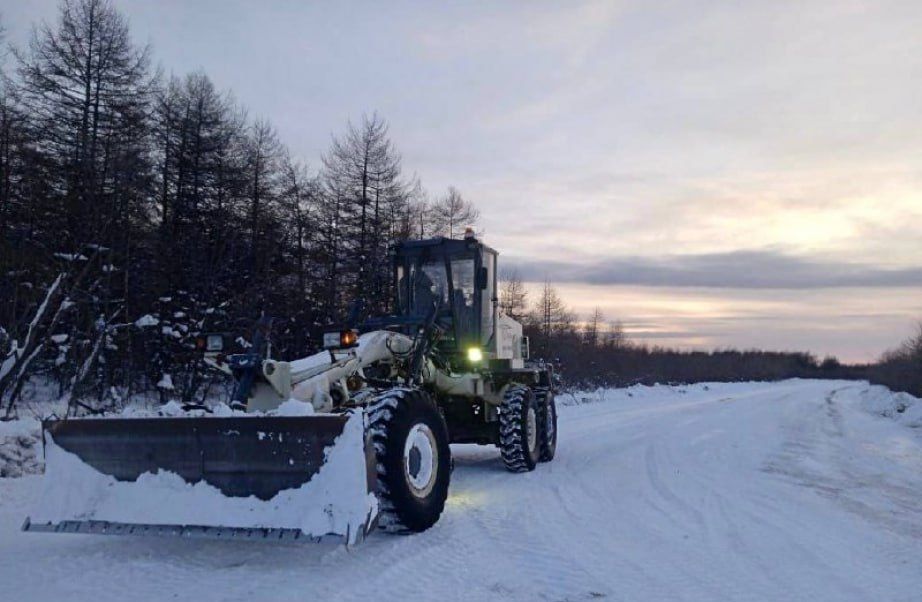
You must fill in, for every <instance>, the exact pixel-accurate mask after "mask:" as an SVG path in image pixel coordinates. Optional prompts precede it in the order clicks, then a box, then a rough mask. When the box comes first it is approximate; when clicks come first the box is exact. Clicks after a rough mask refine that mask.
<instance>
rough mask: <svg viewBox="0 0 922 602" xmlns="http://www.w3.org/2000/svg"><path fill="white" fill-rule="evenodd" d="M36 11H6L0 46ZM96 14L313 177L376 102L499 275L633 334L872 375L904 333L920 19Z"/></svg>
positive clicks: (719, 7) (738, 7)
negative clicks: (274, 140) (797, 357)
mask: <svg viewBox="0 0 922 602" xmlns="http://www.w3.org/2000/svg"><path fill="white" fill-rule="evenodd" d="M56 4H57V3H56V0H30V1H29V2H4V3H3V7H2V9H0V18H2V20H3V23H4V25H5V28H6V30H7V39H8V40H9V41H11V42H13V43H17V44H21V43H23V42H24V41H25V40H26V39H27V34H28V27H29V24H30V23H32V22H34V21H37V20H39V19H42V18H44V19H54V18H55V14H56ZM116 5H117V6H118V7H119V8H120V9H121V10H122V11H123V12H125V13H126V14H127V15H128V16H129V18H130V21H131V27H132V31H133V32H134V35H135V38H136V40H138V41H139V42H141V43H144V42H146V41H150V43H151V44H152V46H153V51H154V57H155V59H156V60H157V61H158V62H159V63H160V64H161V65H162V66H163V68H164V70H165V72H166V73H170V72H173V73H177V74H184V73H186V72H188V71H190V70H193V69H196V68H199V67H201V68H202V69H204V71H205V72H206V73H208V74H209V75H210V76H211V77H212V78H213V79H214V81H215V82H216V84H217V85H218V86H219V87H221V88H229V89H231V90H233V91H234V93H235V95H236V97H237V99H238V100H239V101H240V102H241V103H243V104H244V105H246V106H248V107H249V108H250V111H251V113H252V114H254V115H259V116H266V117H269V118H270V119H271V120H272V121H273V122H274V123H275V124H276V126H277V128H278V130H279V132H280V135H281V138H282V139H283V140H284V141H285V142H286V143H287V144H288V145H289V146H290V147H291V148H292V150H293V151H294V152H295V153H297V154H298V155H299V156H301V157H302V158H303V159H304V160H306V161H308V162H309V163H310V164H312V165H314V166H318V165H319V163H320V154H321V153H322V152H323V151H324V150H325V149H326V148H327V147H328V145H329V141H330V135H331V133H336V132H339V131H342V129H343V127H344V125H345V123H346V121H347V120H348V119H352V120H357V119H359V118H360V117H361V115H362V113H363V112H368V113H370V112H372V111H375V110H377V111H378V112H379V113H380V114H382V115H383V116H384V117H385V118H386V119H388V121H389V122H390V125H391V135H392V138H393V139H394V142H395V144H396V146H397V147H398V148H399V149H400V150H401V152H402V153H403V162H404V167H405V169H406V170H408V171H409V172H416V173H418V175H419V176H420V178H421V179H422V181H423V183H424V185H425V186H426V187H427V188H428V189H429V190H431V191H432V192H433V193H440V192H441V191H443V190H444V189H445V188H446V187H447V186H449V185H455V186H457V187H458V188H459V189H460V190H461V191H462V193H463V194H465V196H467V197H468V198H470V199H471V200H473V201H474V202H475V203H476V204H477V205H478V206H479V207H480V209H481V212H482V215H483V222H482V224H481V226H482V230H483V232H484V235H485V238H486V239H487V240H488V242H489V243H490V244H491V245H492V246H495V247H496V248H498V249H499V250H500V251H501V252H502V253H503V256H502V259H503V260H505V262H506V264H507V265H515V266H516V267H517V268H518V269H519V271H520V273H522V274H523V275H524V276H526V277H527V278H528V279H529V280H531V281H533V282H538V281H541V280H543V279H544V278H548V279H550V280H552V281H553V282H555V283H557V284H558V287H559V290H560V292H561V293H562V295H563V296H564V297H565V300H566V301H567V302H568V303H569V304H570V305H571V306H572V307H573V308H574V309H575V310H577V311H578V312H581V313H583V314H586V313H589V312H591V310H592V308H593V307H594V306H599V307H601V308H602V310H603V311H604V312H605V314H606V315H607V316H608V317H610V318H612V319H620V320H621V321H622V322H623V323H624V324H625V327H626V329H627V330H628V332H629V333H630V334H631V335H632V336H633V337H634V338H635V339H639V340H645V341H648V342H651V343H656V344H662V345H673V346H683V347H690V346H693V347H702V348H707V347H715V346H716V347H729V346H733V347H766V348H771V349H807V350H811V351H813V352H815V353H817V354H820V355H822V354H826V353H832V354H836V355H839V356H840V357H841V358H844V359H846V360H868V359H873V358H875V357H876V356H877V355H878V354H879V353H880V352H882V351H883V350H885V349H886V348H887V347H892V346H894V345H896V344H897V343H898V342H899V341H900V340H901V339H902V338H904V337H905V336H907V335H908V334H909V333H910V331H911V330H912V328H913V327H914V324H915V323H916V322H917V321H919V320H922V152H920V151H922V34H920V32H922V3H920V2H917V1H907V2H888V1H857V0H855V1H852V0H845V1H841V2H835V1H826V2H776V1H764V2H744V3H741V2H681V1H679V2H641V1H635V2H617V1H603V2H524V1H523V2H497V3H486V2H462V3H452V4H450V5H447V6H440V5H437V4H433V3H411V2H398V3H371V2H369V3H353V2H343V3H329V2H314V3H308V2H294V1H290V2H282V1H280V2H245V1H239V2H228V1H223V0H222V1H218V0H212V1H196V2H185V1H181V0H168V1H164V0H160V1H157V2H146V1H137V0H135V1H128V0H119V1H117V2H116ZM8 60H9V59H8Z"/></svg>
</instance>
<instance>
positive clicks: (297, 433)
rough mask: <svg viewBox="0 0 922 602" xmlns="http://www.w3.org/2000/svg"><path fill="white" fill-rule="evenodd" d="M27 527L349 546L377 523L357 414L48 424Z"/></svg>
mask: <svg viewBox="0 0 922 602" xmlns="http://www.w3.org/2000/svg"><path fill="white" fill-rule="evenodd" d="M43 438H44V444H45V477H44V490H43V492H42V499H41V501H40V504H39V507H38V508H37V509H36V511H35V512H34V513H33V515H32V516H31V517H30V518H29V519H27V520H26V523H25V524H24V525H23V529H24V530H26V531H41V532H56V533H98V534H113V535H160V536H164V535H174V536H181V537H195V538H202V537H205V538H217V539H262V540H284V541H337V540H338V541H343V542H345V543H347V544H353V543H357V542H359V541H361V540H362V539H364V537H365V535H366V534H367V533H368V532H369V531H370V530H371V529H372V528H373V527H374V526H375V520H376V516H377V500H376V499H375V496H374V490H375V467H374V451H373V449H372V448H371V446H370V444H369V442H368V441H367V440H366V437H365V432H364V424H363V415H362V413H361V412H350V413H345V414H323V415H313V416H235V417H210V416H209V417H179V418H176V417H170V418H162V417H157V418H98V419H94V418H86V419H70V420H47V421H45V422H44V423H43Z"/></svg>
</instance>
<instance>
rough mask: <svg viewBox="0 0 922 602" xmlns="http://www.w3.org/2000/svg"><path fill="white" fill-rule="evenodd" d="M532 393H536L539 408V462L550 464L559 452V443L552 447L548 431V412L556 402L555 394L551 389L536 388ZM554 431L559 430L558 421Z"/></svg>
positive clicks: (536, 403)
mask: <svg viewBox="0 0 922 602" xmlns="http://www.w3.org/2000/svg"><path fill="white" fill-rule="evenodd" d="M532 391H534V393H535V405H536V406H537V408H538V445H539V447H540V450H541V451H540V455H539V457H538V461H539V462H550V461H551V460H553V459H554V455H555V454H556V451H557V442H556V440H555V441H554V444H553V446H551V442H550V433H548V431H547V412H548V411H549V410H550V409H551V408H550V405H549V404H550V403H553V401H554V393H552V392H551V389H550V388H549V387H534V388H533V389H532ZM555 411H556V410H555ZM554 429H555V431H556V429H557V425H556V420H555V425H554ZM555 436H556V432H555Z"/></svg>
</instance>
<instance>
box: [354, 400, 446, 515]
mask: <svg viewBox="0 0 922 602" xmlns="http://www.w3.org/2000/svg"><path fill="white" fill-rule="evenodd" d="M367 412H368V430H369V433H370V435H371V440H372V444H373V445H374V449H375V457H376V460H377V476H378V489H377V496H378V504H379V515H378V517H379V518H378V525H379V526H380V527H381V528H383V529H384V530H386V531H388V532H392V533H417V532H420V531H425V530H426V529H428V528H429V527H431V526H432V525H434V524H435V523H436V522H437V521H438V520H439V517H440V516H441V514H442V510H443V509H444V508H445V499H446V498H447V497H448V485H449V481H450V480H451V448H450V447H449V444H448V428H447V427H446V425H445V419H444V418H443V417H442V414H441V413H440V412H439V410H438V408H437V407H436V405H435V404H434V403H433V402H432V400H431V399H430V398H429V395H428V394H427V393H426V392H425V391H422V390H420V389H412V388H402V387H401V388H394V389H389V390H388V391H385V392H384V393H382V394H381V395H379V396H378V397H377V398H376V399H375V400H374V401H373V402H372V403H371V404H369V406H368V410H367ZM419 425H421V426H419ZM414 429H416V430H414ZM419 429H423V432H427V433H428V434H430V435H431V436H432V438H431V439H426V441H429V442H430V443H434V446H433V447H431V449H432V450H433V451H434V452H435V454H434V455H435V458H434V459H432V460H431V462H430V463H429V464H427V466H428V465H431V470H432V471H433V473H434V474H433V475H432V477H431V479H430V480H429V481H428V482H429V483H430V485H429V486H427V487H426V488H425V490H424V491H418V490H414V487H413V485H412V484H411V480H412V479H411V477H410V476H409V475H410V472H411V470H412V468H411V467H410V466H411V461H410V460H408V454H407V453H406V449H407V447H406V446H407V440H408V438H411V437H413V433H414V432H418V431H419ZM417 465H419V455H418V454H417ZM416 469H417V474H418V471H419V466H417V468H416Z"/></svg>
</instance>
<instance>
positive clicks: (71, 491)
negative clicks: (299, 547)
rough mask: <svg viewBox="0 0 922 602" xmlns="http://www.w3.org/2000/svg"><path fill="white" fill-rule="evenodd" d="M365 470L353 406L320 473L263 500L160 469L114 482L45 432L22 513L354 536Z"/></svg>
mask: <svg viewBox="0 0 922 602" xmlns="http://www.w3.org/2000/svg"><path fill="white" fill-rule="evenodd" d="M366 475H367V473H366V467H365V454H364V426H363V418H362V415H361V414H360V413H355V414H353V415H352V417H351V418H350V419H349V420H348V421H347V422H346V425H345V427H344V430H343V433H342V434H341V435H340V436H339V437H338V438H337V439H336V442H335V444H334V445H332V446H330V447H328V448H327V451H326V462H325V463H324V465H323V466H322V467H321V469H320V472H318V473H317V474H316V475H314V477H313V478H312V479H311V480H310V481H308V482H307V483H305V484H304V485H302V486H301V487H298V488H295V489H288V490H285V491H281V492H279V493H278V494H277V495H276V496H275V497H273V498H272V499H270V500H267V501H263V500H260V499H258V498H256V497H253V496H251V497H246V498H239V497H227V496H225V495H223V494H222V493H221V492H220V491H219V490H218V489H217V488H215V487H213V486H211V485H209V484H208V483H205V482H204V481H200V482H198V483H195V484H190V483H187V482H186V481H184V480H183V479H182V477H180V476H179V475H176V474H174V473H171V472H165V471H159V472H157V473H156V474H152V473H145V474H143V475H141V476H140V477H139V478H138V479H137V480H136V481H134V482H124V481H117V480H116V479H115V478H114V477H111V476H109V475H106V474H103V473H101V472H98V471H97V470H95V469H94V468H92V467H91V466H89V465H87V464H85V463H84V462H82V461H81V460H80V458H78V457H77V456H76V455H74V454H72V453H70V452H68V451H66V450H64V449H62V448H61V447H59V446H57V445H55V444H54V441H53V440H52V438H51V436H50V435H49V434H46V446H45V476H44V479H43V481H44V487H43V491H42V494H41V501H40V503H39V504H38V506H37V507H36V508H35V510H34V512H33V513H32V515H31V516H30V519H31V521H32V523H34V524H47V523H52V524H56V523H60V522H62V521H109V522H115V523H132V524H151V525H180V526H196V527H203V526H204V527H237V528H274V529H298V530H300V531H301V532H303V533H304V534H306V535H310V536H313V537H321V536H324V535H339V536H342V537H344V538H346V540H347V541H348V542H349V543H354V542H356V541H357V540H358V539H359V538H360V537H361V536H362V534H363V533H364V526H365V525H366V524H367V523H368V521H369V519H370V518H371V517H374V516H375V514H376V513H377V500H376V498H375V496H374V494H373V493H370V492H368V484H367V476H366Z"/></svg>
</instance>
